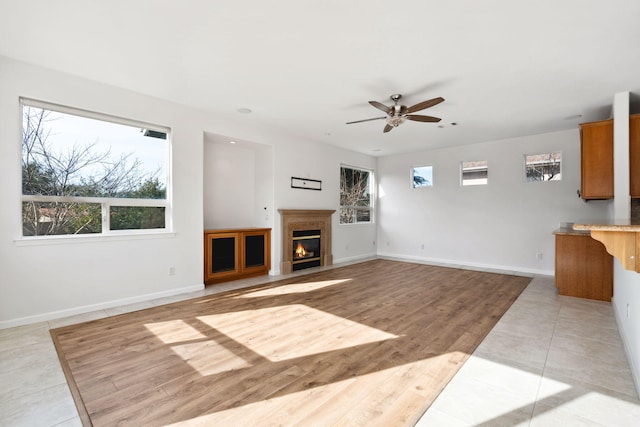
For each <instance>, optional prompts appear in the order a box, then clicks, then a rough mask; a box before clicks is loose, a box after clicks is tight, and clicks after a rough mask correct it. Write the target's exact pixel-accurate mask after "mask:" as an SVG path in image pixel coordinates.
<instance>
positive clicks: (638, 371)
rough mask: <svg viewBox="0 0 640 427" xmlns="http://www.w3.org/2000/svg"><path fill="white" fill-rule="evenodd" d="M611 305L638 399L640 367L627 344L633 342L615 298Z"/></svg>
mask: <svg viewBox="0 0 640 427" xmlns="http://www.w3.org/2000/svg"><path fill="white" fill-rule="evenodd" d="M611 305H612V306H613V314H614V316H615V318H616V323H617V324H618V331H620V335H621V336H622V344H623V345H624V352H625V354H626V355H627V360H628V361H629V367H630V368H631V376H632V378H633V382H634V384H635V386H636V393H637V394H638V397H640V366H637V365H636V360H635V359H634V358H633V357H632V354H631V350H630V349H629V345H628V344H627V343H630V342H631V341H632V340H631V338H630V337H629V336H628V334H627V331H626V329H625V323H624V321H623V319H624V318H623V317H622V313H620V312H619V311H618V308H617V306H616V304H615V297H612V298H611Z"/></svg>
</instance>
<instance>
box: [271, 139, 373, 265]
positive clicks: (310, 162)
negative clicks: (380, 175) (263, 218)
mask: <svg viewBox="0 0 640 427" xmlns="http://www.w3.org/2000/svg"><path fill="white" fill-rule="evenodd" d="M341 164H348V165H350V166H357V167H361V168H368V169H372V170H375V168H376V158H374V157H371V156H367V155H364V154H359V153H355V152H351V151H346V150H342V149H340V148H337V147H333V146H327V145H325V144H319V143H318V144H312V143H309V144H301V143H300V142H296V141H293V142H281V143H279V144H278V146H277V147H276V151H275V167H274V170H275V189H276V192H275V194H276V209H335V210H336V212H335V213H334V214H333V216H332V223H331V227H332V231H333V235H332V246H333V248H332V251H333V262H334V263H335V264H338V263H343V262H348V261H354V260H358V259H363V258H367V257H372V256H375V255H376V247H375V244H374V242H375V241H376V225H375V224H349V225H340V220H339V216H338V210H339V209H340V165H341ZM291 177H299V178H311V179H317V180H320V181H322V190H321V191H315V190H302V189H298V188H291ZM276 213H277V212H276ZM281 233H282V231H281V219H280V215H279V214H277V219H276V228H275V233H274V235H275V236H276V238H275V240H276V252H277V254H278V261H277V262H278V263H279V262H280V259H281V258H282V253H281V251H282V247H281V245H280V243H281V242H280V240H281Z"/></svg>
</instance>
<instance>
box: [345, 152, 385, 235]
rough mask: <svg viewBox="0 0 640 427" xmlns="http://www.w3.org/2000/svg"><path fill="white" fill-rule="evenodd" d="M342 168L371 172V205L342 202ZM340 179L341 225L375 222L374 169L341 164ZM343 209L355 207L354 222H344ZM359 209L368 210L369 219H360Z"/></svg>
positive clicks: (369, 182)
mask: <svg viewBox="0 0 640 427" xmlns="http://www.w3.org/2000/svg"><path fill="white" fill-rule="evenodd" d="M342 169H352V170H357V171H362V172H367V173H368V174H369V180H368V187H369V189H368V190H369V205H368V206H351V205H343V204H342ZM339 177H340V180H339V186H340V188H339V192H340V200H339V204H340V208H339V210H338V217H339V218H338V222H339V224H340V225H357V224H375V198H376V197H375V195H376V193H375V188H376V186H375V172H374V170H373V169H369V168H363V167H359V166H351V165H347V164H341V165H340V175H339ZM343 209H353V210H354V213H353V215H351V218H352V219H353V221H352V222H342V210H343ZM357 211H368V212H369V221H358V215H357Z"/></svg>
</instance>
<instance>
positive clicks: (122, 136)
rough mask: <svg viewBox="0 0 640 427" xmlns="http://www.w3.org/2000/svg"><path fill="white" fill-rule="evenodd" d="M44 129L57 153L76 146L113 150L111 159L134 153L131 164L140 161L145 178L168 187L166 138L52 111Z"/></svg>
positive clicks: (127, 126) (127, 127)
mask: <svg viewBox="0 0 640 427" xmlns="http://www.w3.org/2000/svg"><path fill="white" fill-rule="evenodd" d="M30 108H32V109H34V108H35V107H30ZM49 111H50V110H49ZM45 127H46V128H47V130H48V131H49V133H48V137H47V142H48V143H50V144H51V147H52V148H53V149H54V150H55V152H57V153H61V154H64V153H67V152H69V151H70V150H72V148H73V146H74V145H76V146H80V147H83V146H86V145H89V144H93V143H95V147H94V149H95V150H96V151H97V152H100V153H103V152H106V151H108V150H110V153H111V158H112V160H117V159H119V158H120V156H121V155H122V154H129V153H131V157H130V161H134V160H135V159H138V160H139V161H140V163H141V164H140V170H141V172H142V173H143V174H144V175H146V176H150V177H153V178H157V179H158V180H159V181H160V182H161V183H162V184H163V185H164V186H166V184H167V173H168V170H167V169H168V168H167V165H168V163H169V162H168V153H169V150H168V144H169V141H168V140H167V139H160V138H152V137H148V136H144V134H143V132H142V129H141V128H139V127H134V126H129V125H123V124H119V123H112V122H106V121H102V120H96V119H91V118H87V117H81V116H75V115H71V114H65V113H60V112H57V111H51V112H50V114H49V116H48V117H47V121H46V123H45ZM94 168H95V166H94ZM94 172H96V170H95V169H94V170H92V169H90V168H88V169H87V170H86V171H83V174H82V175H84V176H86V175H87V174H91V173H94Z"/></svg>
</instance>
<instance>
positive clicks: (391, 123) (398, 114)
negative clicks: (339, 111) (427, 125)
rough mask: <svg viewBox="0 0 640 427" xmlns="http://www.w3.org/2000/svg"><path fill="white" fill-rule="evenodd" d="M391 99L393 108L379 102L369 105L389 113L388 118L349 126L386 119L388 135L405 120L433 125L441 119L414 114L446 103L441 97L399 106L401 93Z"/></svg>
mask: <svg viewBox="0 0 640 427" xmlns="http://www.w3.org/2000/svg"><path fill="white" fill-rule="evenodd" d="M390 98H391V100H392V101H393V104H394V105H392V106H391V107H387V106H386V105H384V104H382V103H380V102H378V101H369V104H371V105H372V106H374V107H376V108H377V109H378V110H381V111H384V112H385V113H387V115H386V116H383V117H374V118H373V119H364V120H356V121H353V122H347V124H348V125H350V124H353V123H362V122H370V121H371V120H382V119H386V120H387V124H386V126H385V127H384V130H383V132H384V133H386V132H389V131H390V130H391V129H393V128H395V127H398V126H399V125H401V124H402V123H404V122H405V120H413V121H414V122H431V123H437V122H439V121H440V119H439V118H437V117H431V116H421V115H416V114H412V113H415V112H416V111H421V110H425V109H427V108H429V107H433V106H434V105H437V104H439V103H441V102H442V101H444V98H441V97H438V98H433V99H430V100H428V101H422V102H420V103H418V104H416V105H412V106H411V107H407V106H406V105H399V104H398V101H400V98H402V95H400V94H399V93H396V94H393V95H391V96H390Z"/></svg>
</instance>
